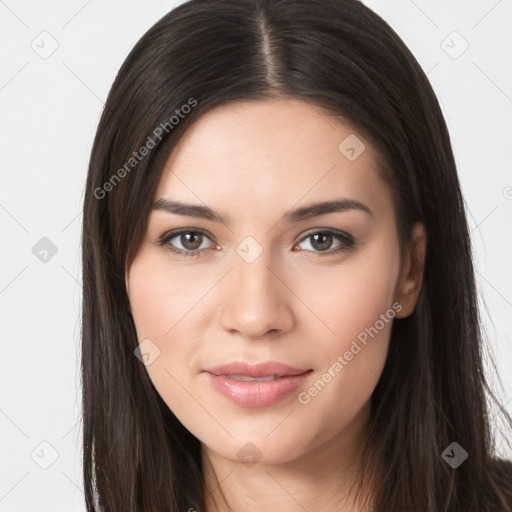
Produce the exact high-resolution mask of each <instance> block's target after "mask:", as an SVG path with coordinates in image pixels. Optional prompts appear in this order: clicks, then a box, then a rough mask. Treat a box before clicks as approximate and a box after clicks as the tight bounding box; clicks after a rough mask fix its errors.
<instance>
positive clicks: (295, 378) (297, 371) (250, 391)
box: [205, 361, 313, 407]
mask: <svg viewBox="0 0 512 512" xmlns="http://www.w3.org/2000/svg"><path fill="white" fill-rule="evenodd" d="M312 371H313V370H312V369H304V368H296V367H293V366H289V365H286V364H283V363H278V362H275V361H270V362H266V363H260V364H253V365H251V364H248V363H242V362H236V363H231V364H226V365H222V366H217V367H215V368H211V369H209V370H205V373H206V375H207V377H208V381H209V384H210V385H211V387H212V388H213V389H214V390H215V391H217V392H218V393H219V394H221V395H222V396H224V397H226V398H228V399H229V400H230V401H231V402H233V403H235V404H236V405H239V406H242V407H265V406H269V405H273V404H276V403H277V402H279V401H281V400H282V399H283V398H285V397H286V396H287V395H289V394H290V393H292V392H293V391H294V390H296V389H297V388H298V387H299V386H300V385H301V384H302V383H303V382H304V381H305V380H306V379H307V377H308V376H309V374H310V373H311V372H312Z"/></svg>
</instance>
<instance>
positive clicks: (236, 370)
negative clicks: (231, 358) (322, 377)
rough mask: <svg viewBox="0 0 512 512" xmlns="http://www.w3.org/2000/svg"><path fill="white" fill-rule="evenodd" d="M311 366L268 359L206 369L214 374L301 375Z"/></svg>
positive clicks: (253, 375) (255, 375)
mask: <svg viewBox="0 0 512 512" xmlns="http://www.w3.org/2000/svg"><path fill="white" fill-rule="evenodd" d="M310 369H311V368H295V367H293V366H290V365H287V364H283V363H279V362H277V361H267V362H264V363H256V364H250V363H246V362H243V361H238V362H233V363H228V364H223V365H221V366H216V367H215V368H210V369H208V370H205V371H206V372H208V373H211V374H213V375H246V376H247V377H268V376H270V375H274V376H276V377H284V376H287V375H300V374H302V373H305V372H307V371H309V370H310Z"/></svg>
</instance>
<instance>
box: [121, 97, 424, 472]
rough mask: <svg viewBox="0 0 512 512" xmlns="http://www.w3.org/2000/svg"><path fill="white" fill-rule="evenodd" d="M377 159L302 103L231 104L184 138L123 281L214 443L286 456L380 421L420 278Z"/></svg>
mask: <svg viewBox="0 0 512 512" xmlns="http://www.w3.org/2000/svg"><path fill="white" fill-rule="evenodd" d="M378 161H379V159H378V155H377V154H376V153H375V152H374V150H373V149H372V147H371V145H370V143H369V142H368V141H367V140H366V139H365V138H364V137H363V136H362V135H361V134H359V133H356V132H355V131H354V130H353V129H352V128H351V127H350V126H349V125H348V124H344V123H343V122H342V121H341V120H338V121H336V120H334V119H333V118H331V117H329V118H327V117H326V116H325V115H322V114H321V111H320V110H319V108H317V107H315V106H312V105H310V104H308V103H305V102H302V101H299V100H286V101H276V100H268V101H267V100H265V101H260V102H251V103H249V102H243V103H236V104H231V105H229V106H223V107H219V108H217V109H215V110H212V111H210V112H209V113H207V114H205V115H203V116H202V117H201V118H200V119H199V120H198V121H197V122H196V123H195V124H194V125H193V126H192V127H190V128H189V130H188V131H187V134H186V137H184V138H182V139H181V141H180V143H179V144H178V145H177V146H176V147H175V149H174V150H173V152H172V154H171V156H170V158H169V159H168V162H167V165H166V169H165V171H164V173H163V175H162V179H161V181H160V183H159V186H158V190H157V193H156V195H155V198H154V199H155V204H156V206H157V207H156V208H155V209H154V210H153V211H152V213H151V215H150V218H149V224H148V229H147V232H146V236H145V239H144V241H143V244H142V246H141V249H140V251H139V253H138V254H137V256H136V258H135V260H134V261H133V263H132V265H131V267H130V268H129V269H127V274H126V284H127V290H128V295H129V299H130V310H131V313H132V315H133V319H134V322H135V325H136V329H137V335H138V339H139V343H141V342H143V347H145V349H147V351H148V353H149V354H150V355H149V358H148V359H147V361H146V365H147V366H146V369H147V371H148V374H149V376H150V378H151V380H152V382H153V384H154V386H155V388H156V389H157V391H158V393H159V394H160V395H161V397H162V399H163V400H164V401H165V402H166V404H167V405H168V406H169V408H170V409H171V410H172V411H173V413H174V414H175V415H176V416H177V418H178V419H179V420H180V421H181V422H182V423H183V425H184V426H185V427H186V428H187V429H188V430H189V431H190V432H191V433H192V434H194V435H195V436H196V437H197V438H198V439H199V440H200V441H201V442H202V443H203V445H204V446H206V447H208V449H210V450H211V451H213V452H214V453H215V454H217V455H219V456H222V457H224V458H227V459H230V460H233V461H237V460H238V461H241V460H242V459H243V457H244V455H253V456H254V457H257V458H260V462H263V463H264V462H267V463H279V462H289V461H292V460H294V459H297V458H298V457H300V456H302V455H303V454H305V453H306V452H308V451H310V450H313V449H315V448H317V447H319V446H320V445H323V444H325V443H328V442H329V441H334V440H335V439H337V438H340V436H343V435H345V434H347V433H348V432H351V431H352V430H353V429H354V425H356V424H357V425H361V424H362V423H364V420H365V419H366V418H367V415H368V412H369V404H370V397H371V394H372V392H373V390H374V388H375V386H376V384H377V382H378V379H379V377H380V375H381V372H382V369H383V366H384V363H385V360H386V356H387V352H388V342H389V336H390V331H391V326H392V322H393V319H394V318H397V317H403V316H406V315H407V314H409V313H410V312H411V311H412V309H413V308H414V303H415V300H416V298H417V292H418V291H419V289H418V286H419V285H418V283H419V282H420V280H421V275H418V272H415V267H414V264H413V263H414V261H413V258H411V259H410V260H409V257H408V256H407V257H406V258H405V259H404V261H403V263H402V264H401V260H400V252H399V243H398V233H397V230H396V219H395V209H394V206H393V202H392V197H391V191H390V189H389V187H388V185H387V184H386V183H385V182H384V181H383V180H382V179H381V178H380V177H379V175H378V173H377V171H376V163H377V162H378ZM159 200H162V201H159ZM332 201H338V203H336V204H335V206H336V205H337V207H335V208H330V209H328V208H324V209H322V208H317V209H308V207H310V206H312V205H313V204H317V203H326V202H332ZM171 202H172V203H183V204H185V205H188V206H191V205H195V206H196V208H188V210H187V209H184V208H181V209H179V208H176V205H175V204H174V206H171V204H170V203H171ZM333 204H334V203H333ZM210 210H211V211H213V212H215V214H213V213H211V211H210ZM200 212H202V215H200ZM205 212H206V213H205ZM294 212H295V213H294ZM219 217H222V222H221V221H220V220H219ZM231 363H240V364H241V365H239V366H237V367H235V366H232V367H230V368H222V366H223V365H228V364H231ZM282 365H286V366H282ZM223 375H224V376H223ZM270 379H272V380H270ZM248 443H252V444H248ZM244 450H245V452H244ZM246 452H249V453H246ZM250 452H253V453H250Z"/></svg>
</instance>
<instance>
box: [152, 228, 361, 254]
mask: <svg viewBox="0 0 512 512" xmlns="http://www.w3.org/2000/svg"><path fill="white" fill-rule="evenodd" d="M184 233H187V234H190V233H192V234H199V235H202V236H205V237H206V238H208V239H210V237H209V236H208V234H207V233H206V232H204V231H203V230H201V229H193V230H192V229H180V230H176V231H170V232H168V233H164V234H163V235H162V236H161V237H160V239H159V241H158V245H160V246H162V247H163V246H167V247H166V249H167V250H168V251H169V252H172V253H174V254H176V256H179V257H180V258H191V257H196V258H199V257H200V256H201V253H202V252H203V251H204V249H196V250H195V251H184V250H182V249H176V248H175V247H174V246H173V245H171V244H170V241H171V240H172V239H173V238H176V237H177V236H179V235H182V234H184ZM318 234H322V235H333V237H335V238H337V239H338V240H339V241H341V242H342V243H341V244H340V245H339V246H338V248H336V249H334V250H333V251H330V252H327V251H309V252H314V253H315V252H316V253H317V256H320V257H322V256H333V255H335V254H339V253H342V252H345V251H348V250H350V249H352V248H354V246H355V245H356V241H355V239H354V238H353V237H352V236H351V235H349V234H348V233H343V232H339V231H333V230H331V229H325V230H318V231H314V232H312V233H309V234H308V235H306V236H304V237H303V238H302V239H301V240H299V242H297V244H301V243H302V242H304V241H305V240H307V239H308V238H311V237H312V236H314V235H318Z"/></svg>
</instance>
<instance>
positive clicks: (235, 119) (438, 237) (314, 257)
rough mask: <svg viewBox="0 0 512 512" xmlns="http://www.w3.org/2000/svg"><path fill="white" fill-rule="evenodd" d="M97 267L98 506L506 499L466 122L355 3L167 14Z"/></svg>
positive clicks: (104, 158) (119, 111)
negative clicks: (447, 113) (468, 190)
mask: <svg viewBox="0 0 512 512" xmlns="http://www.w3.org/2000/svg"><path fill="white" fill-rule="evenodd" d="M83 283H84V296H83V329H82V337H83V347H82V379H83V382H82V385H83V414H84V418H83V420H84V476H85V493H86V502H87V508H88V510H91V511H92V510H103V511H119V510H123V511H125V510H126V511H157V510H158V511H161V510H169V511H178V510H179V511H182V510H189V511H193V510H202V511H207V512H213V511H227V510H232V511H239V510H240V511H241V510H244V511H245V510H254V511H256V510H269V509H270V507H272V508H274V507H276V506H278V507H279V508H280V509H281V510H285V511H292V510H293V511H295V510H322V511H331V510H332V511H334V510H336V511H353V512H354V511H358V512H360V511H379V512H380V511H382V512H383V511H393V512H397V511H399V512H402V511H403V512H410V511H425V512H426V511H429V512H430V511H432V512H434V511H436V512H437V511H449V512H452V511H464V512H468V511H479V512H480V511H483V510H485V511H491V510H492V511H507V510H510V509H512V483H511V475H512V462H511V461H505V460H499V459H497V458H496V457H495V455H494V447H493V444H492V437H491V430H490V424H489V404H488V401H489V399H492V400H495V399H494V396H493V395H492V392H491V391H490V389H489V388H488V384H487V382H486V379H485V376H484V373H483V364H482V356H481V334H480V324H479V319H478V311H477V298H476V289H475V282H474V270H473V265H472V259H471V249H470V239H469V234H468V228H467V223H466V218H465V210H464V205H463V200H462V196H461V191H460V186H459V181H458V177H457V172H456V167H455V162H454V158H453V154H452V149H451V146H450V139H449V134H448V131H447V128H446V124H445V121H444V119H443V116H442V113H441V110H440V108H439V104H438V102H437V99H436V97H435V95H434V92H433V90H432V88H431V86H430V84H429V82H428V80H427V78H426V76H425V74H424V73H423V71H422V70H421V68H420V66H419V64H418V63H417V61H416V60H415V59H414V57H413V56H412V55H411V53H410V52H409V51H408V49H407V48H406V47H405V45H404V44H403V42H402V41H401V40H400V39H399V38H398V36H397V35H396V34H395V32H394V31H393V30H392V29H391V28H390V27H389V26H388V25H387V24H386V23H385V22H384V21H383V20H382V19H381V18H379V17H378V16H377V15H376V14H374V13H373V12H372V11H370V10H369V9H368V8H366V7H365V6H364V5H363V4H361V3H359V2H357V1H355V0H322V1H320V0H314V1H310V0H308V1H306V0H287V1H276V0H273V1H270V0H244V1H238V0H237V1H235V0H207V1H195V0H193V1H190V2H187V3H185V4H182V5H180V6H179V7H178V8H176V9H174V10H173V11H172V12H170V13H169V14H168V15H167V16H165V17H164V18H162V19H161V20H160V21H159V22H158V23H157V24H156V25H155V26H153V27H152V28H151V29H150V30H149V31H148V32H147V33H146V34H145V35H144V36H143V37H142V39H141V40H140V41H139V42H138V43H137V45H136V46H135V48H134V49H133V50H132V52H131V53H130V55H129V56H128V57H127V59H126V61H125V63H124V64H123V66H122V68H121V70H120V71H119V74H118V76H117V78H116V80H115V82H114V84H113V86H112V90H111V92H110V94H109V97H108V99H107V103H106V105H105V109H104V112H103V115H102V118H101V121H100V123H99V126H98V131H97V135H96V138H95V142H94V147H93V150H92V154H91V161H90V167H89V174H88V178H87V185H86V196H85V203H84V225H83ZM502 412H503V413H504V414H505V416H506V417H507V420H508V421H509V422H510V417H508V416H507V415H506V411H505V410H504V409H502Z"/></svg>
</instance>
